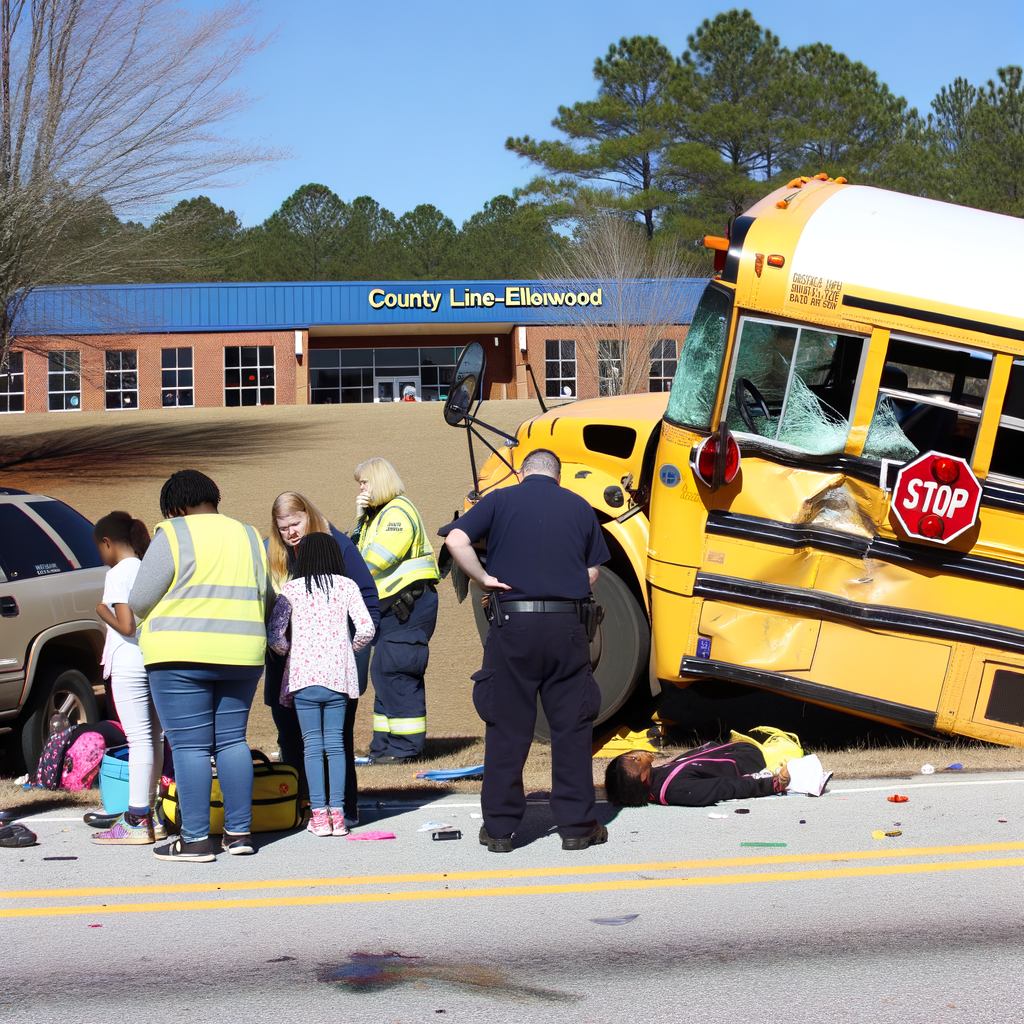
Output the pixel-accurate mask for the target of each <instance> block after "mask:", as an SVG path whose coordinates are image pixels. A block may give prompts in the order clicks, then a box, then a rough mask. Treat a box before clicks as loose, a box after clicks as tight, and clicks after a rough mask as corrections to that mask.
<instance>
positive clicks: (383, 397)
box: [373, 377, 395, 402]
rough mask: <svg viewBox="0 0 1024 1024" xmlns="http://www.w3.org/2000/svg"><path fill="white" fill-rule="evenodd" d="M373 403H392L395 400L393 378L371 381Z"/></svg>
mask: <svg viewBox="0 0 1024 1024" xmlns="http://www.w3.org/2000/svg"><path fill="white" fill-rule="evenodd" d="M373 386H374V399H373V400H374V401H375V402H393V401H394V400H395V378H394V377H376V378H375V379H374V381H373Z"/></svg>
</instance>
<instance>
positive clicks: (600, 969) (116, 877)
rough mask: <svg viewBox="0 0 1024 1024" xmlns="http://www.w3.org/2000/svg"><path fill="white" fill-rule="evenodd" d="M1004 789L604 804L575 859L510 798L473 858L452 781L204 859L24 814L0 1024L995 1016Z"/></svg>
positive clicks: (1017, 976)
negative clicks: (345, 821)
mask: <svg viewBox="0 0 1024 1024" xmlns="http://www.w3.org/2000/svg"><path fill="white" fill-rule="evenodd" d="M896 792H899V793H901V794H905V795H907V796H908V797H909V798H910V799H909V801H908V802H907V803H902V804H893V803H889V802H888V801H887V800H886V797H887V796H889V795H892V794H893V793H896ZM1022 798H1024V774H1000V775H965V776H961V775H954V774H952V773H949V774H940V775H936V776H930V777H922V776H918V777H916V778H913V779H902V780H893V781H884V780H883V781H871V782H860V783H857V782H847V783H841V782H839V783H834V784H833V786H832V787H831V788H830V791H829V793H828V794H826V795H825V796H824V797H822V798H820V799H816V800H815V799H811V798H809V797H784V798H775V797H771V798H764V799H760V800H752V801H739V802H733V803H729V804H722V805H719V806H718V807H715V808H707V809H684V808H655V807H648V808H643V809H638V810H628V811H623V812H620V813H619V814H618V815H617V816H614V820H612V818H613V815H614V810H613V809H612V808H610V807H608V806H607V805H600V809H601V812H602V815H603V817H604V818H605V819H608V820H609V829H610V832H611V839H610V841H609V843H608V844H607V845H605V846H602V847H599V848H595V849H591V850H588V851H585V852H583V853H568V852H563V851H562V850H561V847H560V843H559V841H558V839H557V838H556V837H555V835H554V834H553V833H552V832H551V827H552V822H551V818H550V812H549V810H548V807H547V805H546V804H537V805H533V806H531V807H530V810H529V814H528V817H527V820H526V822H525V823H524V828H523V830H522V832H521V833H520V836H519V839H520V840H521V842H522V843H523V844H524V845H523V846H522V847H521V848H518V849H516V850H515V851H514V853H513V854H511V855H502V856H499V855H495V854H488V853H487V851H486V850H484V849H483V848H482V847H481V846H479V844H478V843H477V841H476V833H477V831H478V829H479V824H480V822H479V819H478V818H476V817H473V816H472V815H474V814H477V813H478V812H479V809H478V807H476V806H474V801H473V798H467V797H453V798H447V799H446V800H444V801H441V802H438V803H435V804H432V805H430V806H429V807H420V808H409V807H382V808H376V809H373V810H370V809H365V810H364V811H363V817H364V828H376V829H388V830H390V831H393V832H395V833H396V835H397V838H396V839H394V840H386V841H379V842H350V841H347V840H343V839H334V838H332V839H317V838H314V837H313V836H311V835H308V834H306V833H298V834H292V835H288V836H266V837H263V845H262V846H261V848H260V849H259V851H258V853H257V854H256V856H254V857H248V858H241V857H236V858H233V857H228V856H221V857H220V858H219V859H218V861H217V863H215V864H205V865H185V864H166V863H163V862H159V861H156V860H154V859H153V858H152V856H151V854H150V850H149V848H145V847H143V848H109V847H95V846H92V845H91V844H90V843H89V841H88V829H87V828H86V826H84V825H83V824H82V823H81V820H80V819H79V818H78V817H77V816H74V815H73V813H72V812H71V811H67V812H59V811H51V812H48V813H47V814H45V815H41V816H39V817H38V818H37V819H34V822H33V820H32V819H26V820H27V821H28V822H29V823H30V824H31V826H32V827H33V828H34V829H35V830H36V831H37V832H38V834H39V845H38V846H36V847H33V848H31V849H28V850H22V851H14V850H0V865H3V867H4V870H3V883H2V884H3V886H4V889H5V891H3V892H0V917H2V918H5V920H3V921H2V922H0V952H2V957H3V960H2V962H3V978H4V980H3V984H2V994H0V1017H2V1019H4V1020H11V1021H19V1022H36V1021H39V1022H42V1021H46V1022H63V1021H73V1022H94V1021H95V1022H110V1024H118V1022H122V1021H124V1022H126V1024H128V1022H132V1024H138V1022H149V1021H154V1022H161V1024H163V1022H168V1021H171V1022H179V1021H180V1022H191V1021H196V1022H200V1021H202V1022H219V1021H228V1022H232V1024H240V1022H249V1021H254V1022H255V1021H259V1022H263V1021H267V1022H274V1024H290V1022H292V1021H295V1022H308V1021H346V1022H349V1021H351V1022H363V1021H367V1022H374V1024H378V1022H390V1021H402V1022H407V1021H408V1022H412V1021H416V1022H421V1021H428V1020H431V1021H437V1020H446V1021H461V1022H477V1021H487V1022H501V1021H530V1022H546V1021H559V1022H577V1021H579V1022H585V1021H600V1022H605V1021H608V1022H613V1021H614V1022H620V1021H624V1022H628V1021H631V1020H633V1019H637V1020H639V1019H643V1020H650V1021H672V1022H674V1021H685V1022H687V1024H689V1022H704V1021H709V1022H711V1021H713V1022H716V1024H717V1022H731V1021H743V1022H761V1021H763V1022H766V1024H767V1022H771V1024H777V1022H782V1021H787V1022H788V1021H800V1022H816V1021H828V1022H830V1024H832V1022H836V1021H871V1022H876V1021H878V1022H888V1021H894V1022H896V1021H899V1022H901V1024H906V1022H917V1021H920V1022H928V1024H931V1022H935V1021H946V1020H949V1021H957V1020H962V1021H971V1022H972V1024H974V1022H980V1021H993V1022H995V1021H998V1022H1008V1021H1018V1020H1020V1019H1021V1015H1022V1011H1021V1004H1022V1001H1024V980H1022V976H1021V971H1020V964H1021V962H1022V954H1024V939H1022V937H1021V920H1022V910H1024V895H1022V886H1021V870H1022V867H1024V812H1022V811H1021V809H1020V808H1021V800H1022ZM742 807H746V808H749V811H750V813H749V814H745V815H738V814H735V813H734V811H735V809H736V808H742ZM709 814H726V815H727V817H725V818H711V817H709ZM999 818H1006V819H1008V820H1007V821H1006V822H1000V821H999V820H998V819H999ZM428 821H435V822H446V823H451V824H454V825H457V826H459V827H461V829H462V830H463V838H462V840H461V841H454V842H434V841H432V840H431V838H430V835H429V833H418V832H417V831H416V830H417V829H418V828H419V826H420V825H422V824H424V823H426V822H428ZM896 822H898V823H899V824H898V825H896V824H895V823H896ZM897 829H898V830H900V831H901V832H902V835H900V836H895V837H885V838H882V839H874V838H872V832H873V831H875V830H882V831H885V830H888V831H894V830H897ZM744 844H770V845H744ZM778 844H785V845H778ZM54 857H58V858H60V857H63V858H68V857H75V858H77V859H76V860H66V859H65V860H52V859H50V860H47V859H44V858H54Z"/></svg>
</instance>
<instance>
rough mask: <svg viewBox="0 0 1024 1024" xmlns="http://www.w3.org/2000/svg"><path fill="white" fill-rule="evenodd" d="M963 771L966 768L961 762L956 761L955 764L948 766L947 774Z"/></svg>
mask: <svg viewBox="0 0 1024 1024" xmlns="http://www.w3.org/2000/svg"><path fill="white" fill-rule="evenodd" d="M963 770H964V766H963V765H962V764H961V763H960V762H959V761H956V762H954V763H953V764H947V765H946V771H947V772H962V771H963Z"/></svg>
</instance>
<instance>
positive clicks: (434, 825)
mask: <svg viewBox="0 0 1024 1024" xmlns="http://www.w3.org/2000/svg"><path fill="white" fill-rule="evenodd" d="M452 827H453V826H452V825H449V824H447V823H442V822H440V821H428V822H427V823H426V825H420V827H419V828H418V829H416V831H417V832H439V831H440V830H441V829H443V828H452Z"/></svg>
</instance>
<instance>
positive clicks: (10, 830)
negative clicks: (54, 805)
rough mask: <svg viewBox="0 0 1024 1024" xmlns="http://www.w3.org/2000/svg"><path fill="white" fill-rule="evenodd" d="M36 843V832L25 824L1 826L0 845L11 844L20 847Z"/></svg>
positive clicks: (13, 846) (16, 847)
mask: <svg viewBox="0 0 1024 1024" xmlns="http://www.w3.org/2000/svg"><path fill="white" fill-rule="evenodd" d="M35 843H36V834H35V832H31V831H29V829H27V828H25V826H24V825H19V824H17V823H15V824H13V825H5V826H4V827H3V828H0V846H10V847H12V848H14V849H18V848H20V847H22V846H34V845H35Z"/></svg>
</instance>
